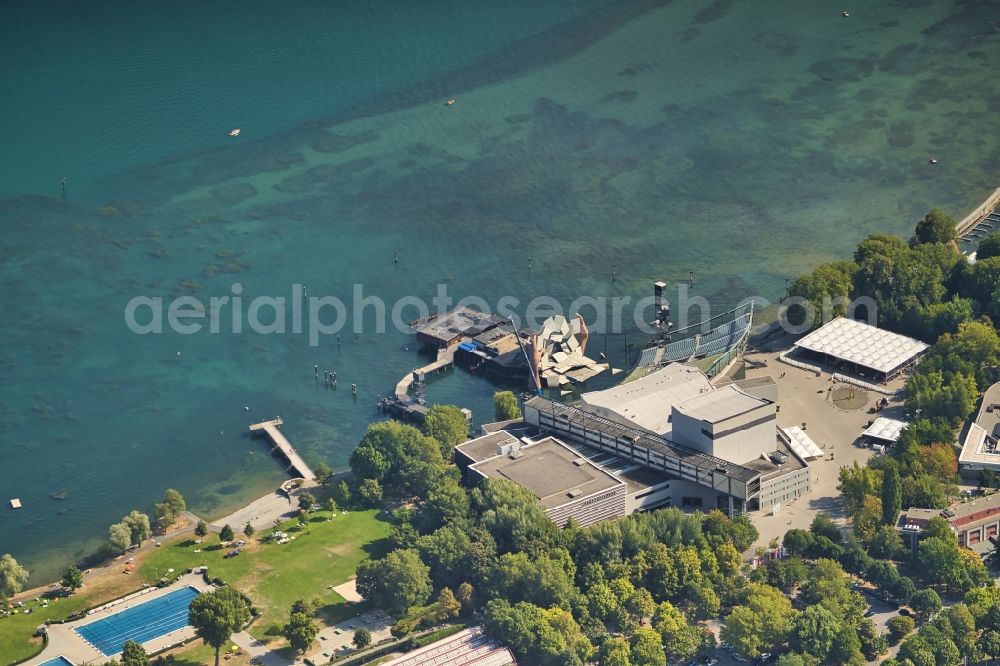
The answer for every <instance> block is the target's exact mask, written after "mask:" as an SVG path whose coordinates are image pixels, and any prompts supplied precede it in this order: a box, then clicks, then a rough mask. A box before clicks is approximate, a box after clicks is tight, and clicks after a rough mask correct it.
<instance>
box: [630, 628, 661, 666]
mask: <svg viewBox="0 0 1000 666" xmlns="http://www.w3.org/2000/svg"><path fill="white" fill-rule="evenodd" d="M632 663H633V664H634V665H635V666H666V664H667V657H666V655H665V654H664V652H663V642H662V641H661V640H660V635H659V634H658V633H656V632H655V631H654V630H652V629H649V628H646V627H639V628H638V629H636V630H635V631H634V632H632Z"/></svg>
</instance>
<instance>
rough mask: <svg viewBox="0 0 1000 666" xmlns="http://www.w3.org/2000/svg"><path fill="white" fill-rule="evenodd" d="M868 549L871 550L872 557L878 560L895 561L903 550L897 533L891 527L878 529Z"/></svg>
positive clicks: (884, 526) (886, 526)
mask: <svg viewBox="0 0 1000 666" xmlns="http://www.w3.org/2000/svg"><path fill="white" fill-rule="evenodd" d="M868 547H869V548H870V549H871V553H872V557H876V558H878V559H880V560H893V559H896V558H897V557H898V556H899V555H900V553H901V552H902V550H903V544H902V542H901V541H900V539H899V532H897V531H896V528H895V527H893V526H892V525H883V526H882V527H880V528H879V530H878V531H877V532H876V533H875V536H874V537H873V538H872V540H871V543H870V544H869V545H868Z"/></svg>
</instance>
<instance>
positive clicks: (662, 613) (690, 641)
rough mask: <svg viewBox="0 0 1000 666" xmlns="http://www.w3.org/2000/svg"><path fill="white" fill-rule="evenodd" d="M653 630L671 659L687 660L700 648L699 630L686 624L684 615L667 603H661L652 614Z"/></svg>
mask: <svg viewBox="0 0 1000 666" xmlns="http://www.w3.org/2000/svg"><path fill="white" fill-rule="evenodd" d="M653 629H655V630H656V631H658V632H659V633H660V638H661V639H662V641H663V644H664V645H665V646H666V647H667V651H668V652H669V653H670V656H671V658H674V659H688V658H690V657H693V656H694V655H695V654H697V652H698V648H699V647H700V646H701V630H700V629H699V628H698V627H695V626H692V625H690V624H688V620H687V618H686V617H685V616H684V613H682V612H680V611H679V610H677V609H676V608H675V607H674V606H673V604H671V603H670V602H669V601H664V602H662V603H661V604H660V605H659V606H657V607H656V612H655V613H653Z"/></svg>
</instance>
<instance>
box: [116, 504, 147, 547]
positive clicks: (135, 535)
mask: <svg viewBox="0 0 1000 666" xmlns="http://www.w3.org/2000/svg"><path fill="white" fill-rule="evenodd" d="M122 523H123V524H124V525H125V526H127V527H128V529H129V534H130V538H131V541H130V543H131V544H132V545H134V546H141V545H142V542H143V541H145V540H146V539H148V538H149V537H151V536H152V535H153V530H152V529H151V528H150V526H149V516H147V515H146V514H144V513H142V512H141V511H132V512H130V513H129V514H128V515H127V516H125V517H124V518H122Z"/></svg>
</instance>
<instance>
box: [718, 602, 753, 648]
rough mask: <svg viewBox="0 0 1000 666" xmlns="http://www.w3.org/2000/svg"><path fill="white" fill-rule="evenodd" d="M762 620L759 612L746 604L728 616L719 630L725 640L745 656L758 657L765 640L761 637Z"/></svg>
mask: <svg viewBox="0 0 1000 666" xmlns="http://www.w3.org/2000/svg"><path fill="white" fill-rule="evenodd" d="M762 630H763V627H762V621H761V618H760V616H759V615H758V614H757V613H754V612H753V611H752V610H750V609H749V608H747V607H746V606H737V607H736V608H734V609H733V610H732V612H730V613H729V615H728V616H726V623H725V624H724V625H723V627H722V631H720V632H719V636H720V637H721V638H722V640H723V641H725V642H726V643H729V644H730V645H732V646H733V647H734V648H735V649H736V651H737V652H738V653H739V654H740V655H741V656H743V657H745V658H750V657H756V656H757V655H758V654H760V652H761V648H762V647H763V646H764V642H763V640H762V639H761V631H762Z"/></svg>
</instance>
